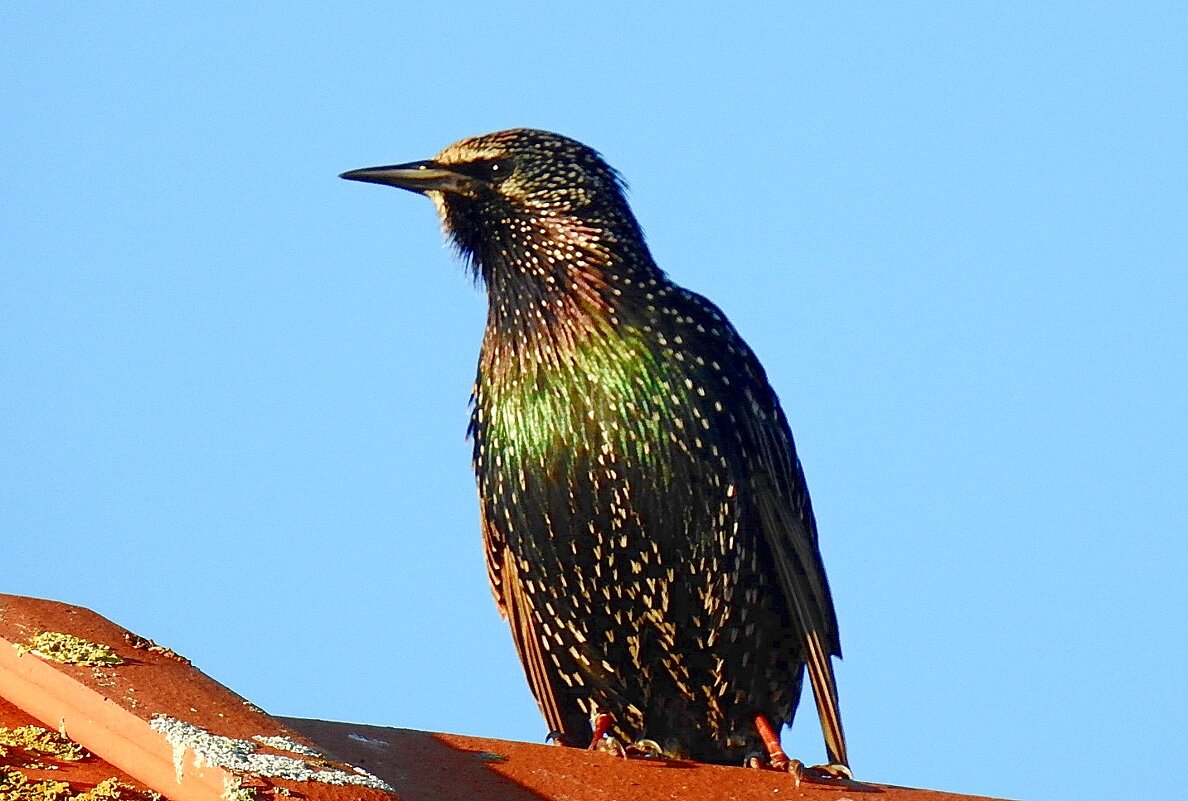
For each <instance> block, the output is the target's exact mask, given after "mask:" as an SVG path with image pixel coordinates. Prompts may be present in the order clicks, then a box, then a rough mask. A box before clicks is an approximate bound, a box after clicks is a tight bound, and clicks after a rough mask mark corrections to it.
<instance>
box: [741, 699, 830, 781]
mask: <svg viewBox="0 0 1188 801" xmlns="http://www.w3.org/2000/svg"><path fill="white" fill-rule="evenodd" d="M755 728H756V730H758V732H759V736H760V737H762V738H763V745H764V747H765V748H766V749H767V763H766V764H764V763H763V760H762V758H761V757H759V755H757V754H755V755H748V757H747V759H746V764H747V766H748V767H752V768H767V769H769V770H778V771H786V772H788V773H791V774H792V776H793V777H794V778H795V780H796V786H797V787H799V786H800V780H801V779H809V780H810V781H813V780H821V779H826V780H828V779H846V780H852V779H853V778H854V774H852V773H851V772H850V769H849V768H848V767H847V766H845V765H813V766H812V767H807V768H806V767H805V766H804V763H803V762H801V761H800V760H799V759H791V758H790V757H789V756H788V755H787V754H786V753H785V752H784V748H783V746H781V745H780V737H779V735H778V734H776V731H775V729H773V728H772V725H771V723H770V722H769V721H768V720H767V716H766V715H764V714H763V713H761V712H756V713H755Z"/></svg>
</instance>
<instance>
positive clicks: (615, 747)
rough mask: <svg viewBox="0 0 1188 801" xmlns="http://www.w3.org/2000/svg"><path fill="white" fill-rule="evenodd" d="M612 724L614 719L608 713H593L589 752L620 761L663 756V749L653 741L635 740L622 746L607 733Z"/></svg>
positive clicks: (615, 738)
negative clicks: (611, 756)
mask: <svg viewBox="0 0 1188 801" xmlns="http://www.w3.org/2000/svg"><path fill="white" fill-rule="evenodd" d="M614 723H615V717H614V715H611V714H610V713H609V712H595V713H594V714H593V715H591V716H590V727H591V728H592V729H594V737H593V738H592V739H591V740H590V750H591V751H601V752H603V753H604V754H613V755H614V756H617V757H620V758H622V759H659V758H661V757H663V756H664V749H663V748H661V747H660V744H659V743H658V742H656V741H655V740H636V741H635V742H634V743H631V744H630V745H626V746H625V745H623V743H622V742H620V741H619V739H618V738H617V737H612V736H611V735H610V734H609V733H608V732H610V729H611V726H613V725H614Z"/></svg>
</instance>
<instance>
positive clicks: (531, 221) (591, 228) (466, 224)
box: [342, 128, 643, 282]
mask: <svg viewBox="0 0 1188 801" xmlns="http://www.w3.org/2000/svg"><path fill="white" fill-rule="evenodd" d="M342 177H343V178H346V179H348V180H351V181H366V182H368V183H375V184H386V185H388V186H396V187H399V188H401V189H407V190H409V191H412V192H418V193H420V194H423V195H426V196H428V197H429V199H430V200H432V201H433V203H434V205H436V206H437V210H438V213H439V214H440V215H441V219H442V224H443V227H444V228H445V231H446V233H447V234H448V235H449V236H450V238H451V239H452V240H453V241H454V243H455V244H456V245H457V246H458V249H459V250H460V251H461V252H462V253H463V255H464V256H466V257H467V258H468V259H470V260H471V262H472V264H473V265H474V266H475V268H476V269H477V271H478V272H480V273H481V274H482V275H483V277H484V278H486V279H488V282H489V280H490V278H491V272H492V271H493V270H501V269H504V268H506V267H509V266H510V267H512V268H513V269H516V270H524V269H528V265H531V264H534V263H535V264H540V263H542V262H553V261H560V260H562V259H566V258H568V257H569V256H572V255H576V256H577V257H579V258H580V257H581V254H582V253H583V252H585V253H587V254H590V255H597V254H598V253H602V254H603V255H608V254H611V253H613V252H614V251H616V250H617V249H618V248H619V247H620V246H622V247H633V246H635V244H636V243H638V245H639V247H641V248H642V242H643V239H642V233H641V231H640V229H639V226H638V224H637V223H636V221H635V218H634V216H633V215H632V214H631V211H630V209H629V208H628V206H627V202H626V199H625V198H624V196H623V182H622V180H621V179H620V178H619V175H618V173H616V172H615V171H614V170H613V169H612V168H611V167H610V166H609V165H607V163H606V162H605V161H604V160H603V159H602V157H601V156H600V155H599V154H598V153H597V152H595V151H594V150H593V149H592V148H589V147H587V146H586V145H583V144H582V143H581V142H577V141H575V140H573V139H570V138H568V137H565V136H561V135H559V134H554V133H549V132H548V131H539V130H533V129H529V128H515V129H512V130H508V131H499V132H497V133H491V134H485V135H483V136H475V137H471V138H469V139H463V140H462V141H460V142H456V143H455V144H452V145H450V146H449V147H447V148H446V149H445V150H443V151H441V152H440V153H438V154H437V155H436V156H434V157H433V158H431V159H428V160H426V161H414V162H409V163H407V164H395V165H391V166H387V167H370V168H366V169H362V170H352V171H351V172H346V173H343V174H342ZM599 260H601V259H599ZM530 272H531V270H530Z"/></svg>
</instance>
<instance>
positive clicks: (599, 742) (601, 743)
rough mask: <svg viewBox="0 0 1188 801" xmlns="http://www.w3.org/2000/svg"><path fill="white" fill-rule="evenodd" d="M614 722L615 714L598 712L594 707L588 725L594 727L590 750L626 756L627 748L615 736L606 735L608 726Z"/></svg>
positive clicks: (608, 729)
mask: <svg viewBox="0 0 1188 801" xmlns="http://www.w3.org/2000/svg"><path fill="white" fill-rule="evenodd" d="M614 723H615V716H614V715H612V714H610V713H609V712H599V711H598V710H597V709H595V711H594V714H592V715H591V716H590V727H591V728H593V729H594V736H593V737H592V738H591V739H590V750H591V751H606V752H608V753H611V754H614V755H615V756H621V757H623V758H626V757H627V750H626V749H625V748H623V744H622V743H621V742H619V741H618V740H617V739H616V738H614V737H610V736H608V735H607V732H609V731H610V727H611V726H613V725H614Z"/></svg>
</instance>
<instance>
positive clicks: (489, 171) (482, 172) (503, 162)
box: [454, 159, 516, 184]
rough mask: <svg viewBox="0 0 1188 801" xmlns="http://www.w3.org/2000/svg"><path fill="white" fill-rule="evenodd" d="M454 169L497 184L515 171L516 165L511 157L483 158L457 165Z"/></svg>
mask: <svg viewBox="0 0 1188 801" xmlns="http://www.w3.org/2000/svg"><path fill="white" fill-rule="evenodd" d="M454 169H456V170H458V171H459V172H463V173H465V174H466V175H469V176H470V177H471V178H477V179H479V180H480V181H486V182H487V183H492V184H497V183H499V182H500V181H502V180H504V179H505V178H507V177H508V176H509V175H511V174H512V173H513V172H515V169H516V165H515V162H514V161H512V160H511V159H482V160H480V161H472V162H470V163H469V164H466V165H460V164H459V165H456V166H455V167H454Z"/></svg>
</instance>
